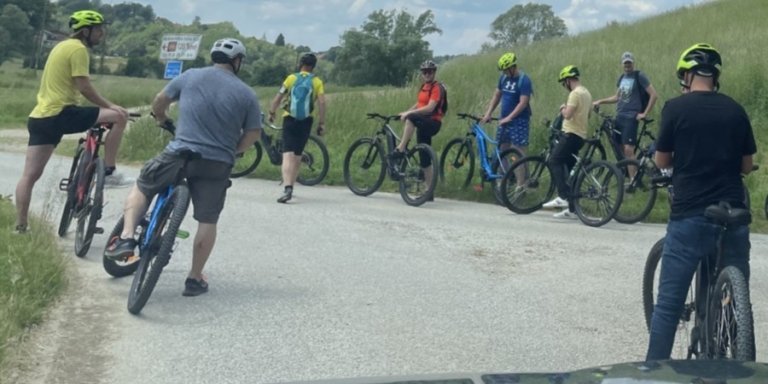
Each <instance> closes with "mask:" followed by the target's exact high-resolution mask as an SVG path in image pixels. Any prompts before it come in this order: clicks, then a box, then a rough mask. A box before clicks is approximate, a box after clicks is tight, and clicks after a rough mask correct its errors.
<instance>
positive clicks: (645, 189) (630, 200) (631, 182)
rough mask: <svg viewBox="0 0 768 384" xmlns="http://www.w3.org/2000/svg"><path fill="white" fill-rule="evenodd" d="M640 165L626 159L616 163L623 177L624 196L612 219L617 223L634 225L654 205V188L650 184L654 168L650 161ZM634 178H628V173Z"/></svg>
mask: <svg viewBox="0 0 768 384" xmlns="http://www.w3.org/2000/svg"><path fill="white" fill-rule="evenodd" d="M645 164H646V165H644V166H643V165H641V164H640V162H639V161H637V160H631V159H626V160H622V161H619V162H618V163H616V168H618V169H619V172H621V174H622V175H623V176H624V196H623V198H622V201H621V206H620V207H619V210H618V211H616V215H615V216H614V219H616V221H618V222H619V223H624V224H634V223H637V222H639V221H641V220H643V219H645V218H646V217H647V216H648V214H649V213H651V209H653V205H654V204H655V203H656V193H657V191H656V188H653V185H652V183H651V174H652V172H653V171H654V169H656V166H655V165H654V164H653V162H651V161H650V160H646V161H645ZM631 172H634V176H633V177H630V173H631Z"/></svg>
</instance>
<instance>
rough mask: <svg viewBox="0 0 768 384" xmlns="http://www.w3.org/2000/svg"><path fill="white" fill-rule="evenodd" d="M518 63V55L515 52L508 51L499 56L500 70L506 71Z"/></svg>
mask: <svg viewBox="0 0 768 384" xmlns="http://www.w3.org/2000/svg"><path fill="white" fill-rule="evenodd" d="M515 65H517V56H515V54H514V53H513V52H507V53H505V54H503V55H501V57H500V58H499V64H498V67H499V71H506V70H507V69H510V68H512V67H514V66H515Z"/></svg>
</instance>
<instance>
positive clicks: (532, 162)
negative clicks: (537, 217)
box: [501, 156, 555, 214]
mask: <svg viewBox="0 0 768 384" xmlns="http://www.w3.org/2000/svg"><path fill="white" fill-rule="evenodd" d="M518 175H525V178H524V180H518V178H519V176H518ZM554 194H555V184H554V183H553V181H552V172H551V170H550V169H549V166H548V165H547V163H546V162H545V161H544V158H543V157H541V156H526V157H523V158H521V159H520V160H517V161H515V162H514V163H512V165H511V166H510V168H509V170H508V171H507V172H506V173H505V174H504V178H503V179H502V181H501V199H502V203H503V204H504V206H506V207H507V209H509V210H510V211H512V212H514V213H518V214H529V213H531V212H535V211H538V210H539V209H541V206H542V205H543V204H544V203H546V202H547V201H549V200H550V199H551V198H552V196H553V195H554Z"/></svg>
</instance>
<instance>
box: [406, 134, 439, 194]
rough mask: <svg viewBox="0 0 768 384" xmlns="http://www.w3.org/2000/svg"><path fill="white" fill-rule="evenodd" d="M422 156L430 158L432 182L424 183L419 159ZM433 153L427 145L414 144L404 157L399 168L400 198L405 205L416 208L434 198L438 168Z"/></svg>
mask: <svg viewBox="0 0 768 384" xmlns="http://www.w3.org/2000/svg"><path fill="white" fill-rule="evenodd" d="M424 156H428V157H429V158H430V161H431V164H432V180H431V181H430V183H426V177H425V174H424V169H423V168H421V163H420V159H421V158H422V157H424ZM439 166H440V165H439V164H438V162H437V155H436V154H435V151H434V150H433V149H432V147H430V146H429V145H427V144H423V143H422V144H416V145H415V146H414V147H413V148H411V149H410V150H409V151H408V153H407V154H406V156H405V160H403V162H402V164H401V168H400V173H401V175H402V176H401V177H400V196H401V197H402V198H403V201H405V203H406V204H408V205H410V206H412V207H418V206H420V205H422V204H424V203H425V202H427V200H429V199H430V198H431V197H433V196H434V193H435V187H436V186H437V179H438V177H439V176H438V173H437V172H435V170H436V169H438V168H439Z"/></svg>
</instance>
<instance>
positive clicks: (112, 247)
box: [104, 236, 136, 261]
mask: <svg viewBox="0 0 768 384" xmlns="http://www.w3.org/2000/svg"><path fill="white" fill-rule="evenodd" d="M135 248H136V240H134V239H122V238H120V236H115V237H113V238H112V239H111V240H110V241H109V244H108V245H107V249H105V250H104V257H106V258H107V259H110V260H115V261H123V260H126V259H128V258H129V257H131V256H133V255H134V249H135Z"/></svg>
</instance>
